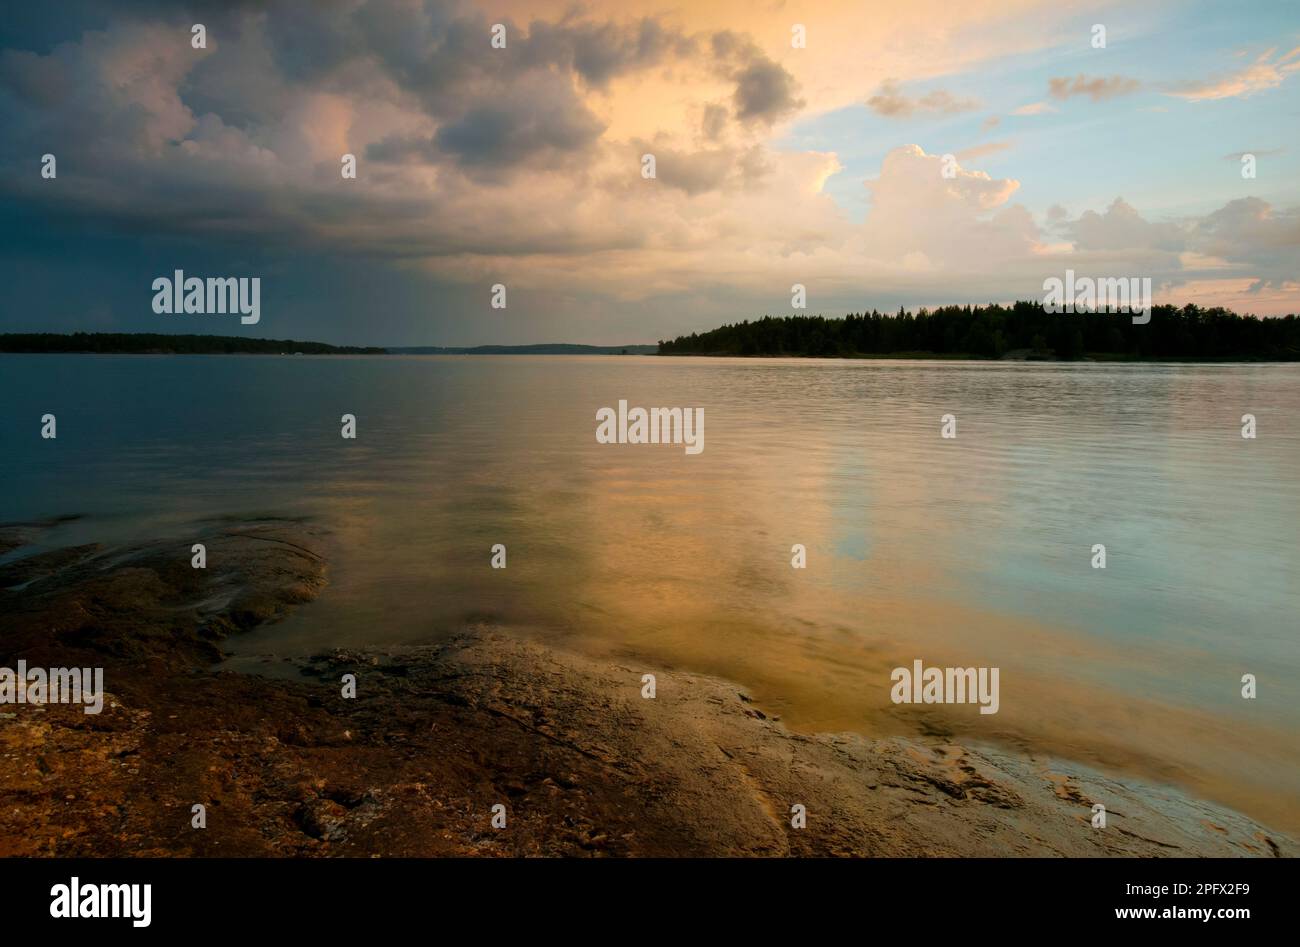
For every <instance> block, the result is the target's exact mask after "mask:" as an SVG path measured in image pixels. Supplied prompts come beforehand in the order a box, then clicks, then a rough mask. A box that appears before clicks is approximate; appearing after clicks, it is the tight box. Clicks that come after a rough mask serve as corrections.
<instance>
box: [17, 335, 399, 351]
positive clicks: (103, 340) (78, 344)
mask: <svg viewBox="0 0 1300 947" xmlns="http://www.w3.org/2000/svg"><path fill="white" fill-rule="evenodd" d="M385 351H386V350H385V349H381V348H362V347H359V346H353V345H326V344H325V343H324V342H295V341H292V340H290V339H252V338H248V337H245V336H230V335H164V334H162V333H154V332H73V333H55V332H29V333H11V334H7V335H0V352H66V353H83V352H84V353H97V354H117V355H232V354H248V355H298V354H302V355H383V354H384V353H385Z"/></svg>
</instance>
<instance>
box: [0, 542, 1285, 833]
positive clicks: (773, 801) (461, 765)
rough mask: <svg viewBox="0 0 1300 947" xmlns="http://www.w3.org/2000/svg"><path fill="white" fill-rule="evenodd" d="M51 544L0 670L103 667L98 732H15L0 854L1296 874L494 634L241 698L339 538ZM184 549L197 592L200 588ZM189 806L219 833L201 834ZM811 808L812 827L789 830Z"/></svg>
mask: <svg viewBox="0 0 1300 947" xmlns="http://www.w3.org/2000/svg"><path fill="white" fill-rule="evenodd" d="M50 525H51V524H49V523H41V522H36V523H26V524H10V525H7V526H3V527H0V554H5V553H9V554H10V558H9V559H8V561H6V562H5V564H3V565H0V626H2V632H0V665H3V666H6V667H13V666H15V664H16V662H17V661H19V660H25V661H26V663H27V665H28V666H29V667H103V668H104V669H105V670H104V679H105V690H106V694H105V699H104V708H103V712H102V713H100V714H98V715H92V714H86V713H84V712H83V708H82V706H80V705H75V704H46V705H44V706H36V705H32V704H10V705H6V706H4V707H3V708H0V756H2V758H3V766H2V767H0V854H4V855H10V856H13V855H28V856H78V855H90V856H120V855H140V856H158V855H164V856H167V855H174V856H339V855H343V856H448V855H449V856H517V855H606V856H747V855H764V856H787V855H793V856H917V855H922V856H965V855H968V856H1004V855H1006V856H1053V855H1061V856H1149V855H1174V856H1188V855H1206V856H1212V855H1240V856H1290V855H1292V854H1294V852H1295V843H1294V842H1293V841H1292V840H1290V839H1289V838H1287V837H1286V836H1284V835H1282V834H1279V833H1277V832H1273V831H1270V830H1268V829H1266V828H1264V827H1263V826H1261V825H1259V824H1257V823H1256V822H1254V821H1253V820H1251V819H1249V818H1247V817H1245V816H1243V815H1240V814H1238V813H1235V812H1233V811H1231V810H1229V809H1227V808H1224V807H1222V806H1219V805H1216V804H1212V803H1208V802H1203V801H1200V800H1197V799H1194V798H1191V797H1189V796H1188V795H1186V794H1185V793H1183V792H1181V791H1179V790H1177V789H1174V788H1170V787H1166V786H1158V785H1154V784H1151V783H1147V782H1143V781H1140V780H1137V779H1133V778H1128V777H1120V776H1117V775H1115V774H1103V773H1101V772H1099V771H1096V770H1094V769H1091V768H1089V767H1085V766H1082V765H1078V764H1074V763H1070V762H1067V761H1063V760H1059V759H1054V758H1048V757H1042V756H1036V755H1031V754H1028V753H1024V752H1019V751H1013V750H1008V749H1006V748H997V747H992V746H984V745H966V746H959V745H955V744H953V743H951V742H945V741H940V740H936V741H933V742H925V741H920V740H911V739H902V738H876V739H873V738H869V737H864V736H859V735H855V734H847V733H844V734H840V733H821V734H801V733H796V732H792V731H791V730H789V729H787V728H786V727H785V726H784V724H783V723H781V722H780V721H779V720H775V719H772V718H771V717H770V715H768V714H766V713H765V712H764V710H763V708H762V707H761V706H759V705H758V704H756V703H755V702H754V701H753V700H752V699H751V698H750V697H749V696H748V695H747V694H746V693H745V692H744V691H743V689H742V688H740V687H738V686H736V685H734V684H730V683H728V682H726V681H723V680H718V679H715V678H710V677H706V676H703V675H697V674H691V673H686V672H683V671H673V670H660V669H653V670H654V673H655V674H656V677H657V693H656V696H655V698H654V699H645V698H643V697H642V695H641V688H642V680H641V676H642V674H643V673H645V672H646V671H647V669H646V668H644V667H640V666H632V664H631V663H627V664H624V663H619V662H616V661H597V660H593V659H591V658H589V657H584V656H582V655H579V654H577V653H572V652H569V651H566V650H562V649H558V648H556V647H555V646H553V645H547V644H543V643H542V642H540V641H537V640H534V639H533V638H530V637H528V636H526V635H522V634H519V633H516V632H515V630H514V629H504V628H501V627H495V626H492V625H490V624H486V623H484V624H479V625H476V626H474V627H472V628H469V629H468V630H466V631H463V632H459V633H457V634H455V635H453V636H451V637H449V638H448V639H447V640H445V641H442V642H440V643H438V644H435V645H428V646H413V647H403V648H384V649H372V650H333V651H329V652H324V653H320V654H316V655H313V656H311V657H309V658H303V659H295V660H293V661H292V662H290V661H288V660H287V659H283V660H280V661H278V662H277V667H276V668H275V669H274V671H275V673H268V674H262V673H242V672H237V671H232V670H230V669H229V668H228V667H227V666H224V665H222V664H221V663H220V662H221V660H222V658H223V657H224V654H225V652H224V651H223V648H222V642H223V641H224V640H226V639H227V638H228V637H229V636H231V635H234V634H238V633H240V632H242V631H246V630H249V629H252V628H254V627H256V626H259V625H265V624H268V623H274V622H275V621H277V620H279V619H281V618H283V617H284V616H285V615H287V614H288V613H289V612H290V611H291V610H292V609H294V608H295V607H296V606H299V605H301V604H304V603H306V602H309V601H311V600H312V599H314V598H315V597H316V596H317V595H318V594H319V593H320V591H321V590H322V589H323V588H324V587H325V585H326V582H327V562H326V559H325V557H324V556H323V554H322V552H321V550H323V549H324V548H326V543H325V541H324V540H325V533H324V531H323V530H321V529H320V528H319V527H317V526H314V525H312V524H311V523H307V522H299V521H290V520H276V519H260V520H227V521H219V522H217V521H214V522H212V523H210V524H209V525H208V526H207V527H206V529H205V532H204V533H203V534H202V535H200V536H194V537H189V538H186V539H184V540H173V541H160V542H156V543H146V544H137V545H131V546H127V547H123V548H105V547H101V546H99V545H94V544H91V545H82V546H76V547H71V548H49V547H42V546H41V545H40V544H39V542H38V540H39V537H40V535H41V534H42V532H43V531H44V530H46V529H47V528H48V527H49V526H50ZM194 541H201V542H203V543H204V544H205V545H206V547H207V555H208V567H207V568H206V569H194V568H192V567H191V564H190V543H191V542H194ZM28 546H32V547H33V550H34V551H31V552H30V553H29V554H24V550H25V549H26V547H28ZM345 674H354V675H356V678H357V696H356V697H355V698H354V699H346V698H344V697H343V695H342V692H341V685H340V683H339V682H340V679H341V678H342V676H343V675H345ZM196 803H198V804H202V805H204V806H205V807H206V810H207V812H206V815H207V819H206V821H207V825H206V828H203V829H197V828H194V827H192V825H191V819H192V815H191V812H192V807H193V806H194V805H195V804H196ZM1094 803H1101V804H1103V805H1104V806H1105V807H1106V811H1107V820H1108V821H1107V826H1106V827H1105V828H1104V829H1102V828H1093V826H1092V807H1093V805H1094ZM496 805H504V806H505V811H506V814H507V824H506V827H505V828H494V827H493V825H492V809H493V806H496ZM796 805H802V806H804V807H806V812H807V821H806V827H803V828H794V827H793V826H792V825H791V810H792V807H793V806H796Z"/></svg>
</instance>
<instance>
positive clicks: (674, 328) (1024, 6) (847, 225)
mask: <svg viewBox="0 0 1300 947" xmlns="http://www.w3.org/2000/svg"><path fill="white" fill-rule="evenodd" d="M195 24H201V25H202V26H203V27H204V34H205V36H204V38H205V44H204V45H203V47H202V48H196V46H195V38H194V25H195ZM498 26H499V27H500V29H494V28H495V27H498ZM494 35H495V36H497V37H498V42H497V44H496V45H495V46H494V44H493V37H494ZM502 37H503V38H504V44H502V43H501V42H500V39H501V38H502ZM801 40H802V42H801ZM0 128H2V129H3V134H2V135H0V280H3V286H4V288H5V292H4V295H3V297H2V299H3V301H2V302H0V331H9V332H33V331H52V332H64V331H87V332H95V331H99V332H105V331H122V332H185V333H189V332H200V333H213V334H223V335H242V334H246V335H252V336H257V337H265V338H293V339H310V340H317V341H324V342H332V343H336V344H364V345H475V344H487V343H520V344H522V343H534V342H582V343H589V344H603V345H617V344H628V343H647V342H654V341H656V340H659V339H665V338H672V337H674V336H676V335H679V334H682V333H689V332H692V331H698V330H704V329H709V328H712V327H715V326H717V325H721V324H723V323H727V322H736V321H740V320H742V319H752V318H758V317H761V316H763V315H766V314H771V315H788V314H791V313H795V312H802V313H806V314H818V313H820V314H824V315H828V316H838V315H843V314H844V313H846V312H861V311H863V310H870V309H872V308H878V309H880V310H882V311H893V310H897V308H898V307H899V306H906V307H908V308H909V309H913V308H917V307H920V306H935V305H941V304H946V303H963V304H964V303H988V302H1009V301H1012V300H1015V299H1042V298H1043V296H1044V290H1043V281H1044V280H1046V279H1049V278H1052V277H1057V278H1063V277H1064V274H1065V271H1066V270H1067V269H1072V270H1074V271H1075V272H1076V273H1077V274H1079V275H1081V276H1082V275H1091V276H1095V277H1150V278H1151V279H1152V284H1153V287H1154V290H1155V301H1156V302H1157V303H1173V304H1176V305H1183V304H1186V303H1189V302H1190V303H1197V304H1199V305H1206V306H1209V305H1221V306H1227V307H1229V308H1232V309H1234V310H1236V311H1238V312H1242V313H1255V314H1259V315H1280V314H1285V313H1291V312H1300V139H1298V138H1297V135H1296V129H1297V128H1300V3H1296V2H1294V0H1277V2H1273V0H1255V2H1249V3H1242V2H1232V3H1229V2H1173V0H1169V2H1162V0H1142V2H1126V3H1105V2H1087V3H1075V2H1071V0H1046V2H1038V0H998V2H995V0H967V2H962V3H953V2H951V0H907V2H898V0H889V2H876V0H865V2H864V0H855V2H840V0H822V2H802V3H800V2H793V0H784V2H768V0H744V2H742V0H717V2H710V0H691V2H679V0H629V2H620V3H613V2H606V3H591V4H573V3H568V2H548V0H532V2H522V0H500V2H479V3H471V2H418V0H339V2H329V0H302V2H298V0H292V2H273V3H265V2H237V0H220V2H218V0H203V2H185V0H180V2H167V0H139V2H135V0H114V2H84V0H66V2H58V3H43V4H22V5H14V6H12V7H10V8H8V9H6V12H5V16H4V20H3V22H0ZM348 154H350V155H354V156H355V159H356V176H355V178H349V177H344V175H343V174H342V164H343V156H344V155H348ZM647 154H649V155H653V156H654V176H653V177H647V176H646V175H645V171H644V169H645V162H644V160H643V156H645V155H647ZM46 155H54V159H55V164H54V176H53V177H50V176H48V171H47V170H46V169H47V168H48V161H47V160H46V159H45V156H46ZM1242 155H1252V156H1253V162H1254V175H1253V176H1247V175H1246V174H1244V173H1243V168H1244V165H1243V161H1242ZM175 270H183V271H184V272H185V274H186V276H198V277H223V278H224V277H249V278H251V277H257V278H259V279H260V281H261V317H260V321H259V322H258V323H257V324H255V325H243V324H241V321H240V319H239V318H238V316H231V315H228V314H226V315H222V314H198V313H189V314H165V313H164V314H160V313H156V312H155V311H154V309H153V306H152V302H153V298H154V292H153V289H152V285H153V282H154V280H155V279H157V278H159V277H163V276H167V277H170V276H171V275H172V273H173V272H174V271H175ZM497 284H500V285H503V286H505V287H506V294H505V307H504V308H494V306H493V300H494V293H493V287H494V286H495V285H497ZM794 284H801V285H803V286H804V287H806V298H807V309H806V310H795V309H792V289H791V288H792V286H793V285H794ZM495 299H496V300H497V301H498V302H500V294H496V296H495Z"/></svg>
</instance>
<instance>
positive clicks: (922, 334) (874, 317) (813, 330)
mask: <svg viewBox="0 0 1300 947" xmlns="http://www.w3.org/2000/svg"><path fill="white" fill-rule="evenodd" d="M659 354H660V355H805V356H817V357H825V358H836V357H840V358H846V357H853V356H858V355H942V356H966V357H979V358H1002V357H1003V356H1007V355H1011V356H1016V357H1019V356H1023V357H1030V358H1061V359H1077V358H1088V357H1101V358H1116V359H1162V358H1169V359H1180V358H1185V359H1210V358H1217V359H1260V360H1271V361H1284V360H1285V361H1289V360H1292V359H1300V319H1297V317H1296V316H1295V315H1289V316H1284V317H1279V318H1268V319H1261V318H1259V317H1257V316H1239V315H1237V314H1236V313H1235V312H1232V311H1231V310H1228V309H1221V308H1215V309H1202V308H1200V307H1199V306H1192V305H1188V306H1184V307H1183V308H1181V309H1178V308H1175V307H1173V306H1155V307H1153V309H1152V310H1151V321H1150V322H1148V323H1147V324H1145V325H1134V324H1133V317H1132V316H1131V315H1130V314H1128V313H1060V314H1056V313H1050V312H1047V311H1046V310H1045V309H1044V308H1043V305H1042V303H1038V302H1017V303H1015V304H1014V305H1011V306H1002V305H989V306H943V307H940V308H938V309H934V310H929V309H920V310H918V311H917V312H916V313H911V312H907V311H905V310H903V309H899V311H898V312H897V314H895V315H884V314H882V313H880V312H877V311H876V310H874V309H873V310H872V311H871V312H870V313H864V314H862V315H856V314H855V315H849V316H846V317H845V318H843V319H827V318H824V317H822V316H780V317H772V316H765V317H763V318H762V319H759V320H758V321H757V322H749V321H745V322H741V323H739V324H738V325H726V326H723V327H722V328H720V329H713V330H712V331H710V332H704V333H692V334H691V335H689V336H680V337H678V338H676V339H673V340H672V341H669V342H663V341H661V342H660V343H659Z"/></svg>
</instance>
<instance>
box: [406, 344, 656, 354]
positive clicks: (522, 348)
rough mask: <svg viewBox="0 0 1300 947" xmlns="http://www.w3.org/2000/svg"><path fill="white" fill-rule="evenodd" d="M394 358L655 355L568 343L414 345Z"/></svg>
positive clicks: (642, 348) (645, 349)
mask: <svg viewBox="0 0 1300 947" xmlns="http://www.w3.org/2000/svg"><path fill="white" fill-rule="evenodd" d="M388 351H389V352H391V353H392V354H394V355H655V354H657V353H658V352H659V346H657V345H572V344H570V343H567V342H545V343H542V344H540V345H474V346H470V347H468V348H448V347H443V346H437V345H417V346H408V347H406V348H390V349H388Z"/></svg>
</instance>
